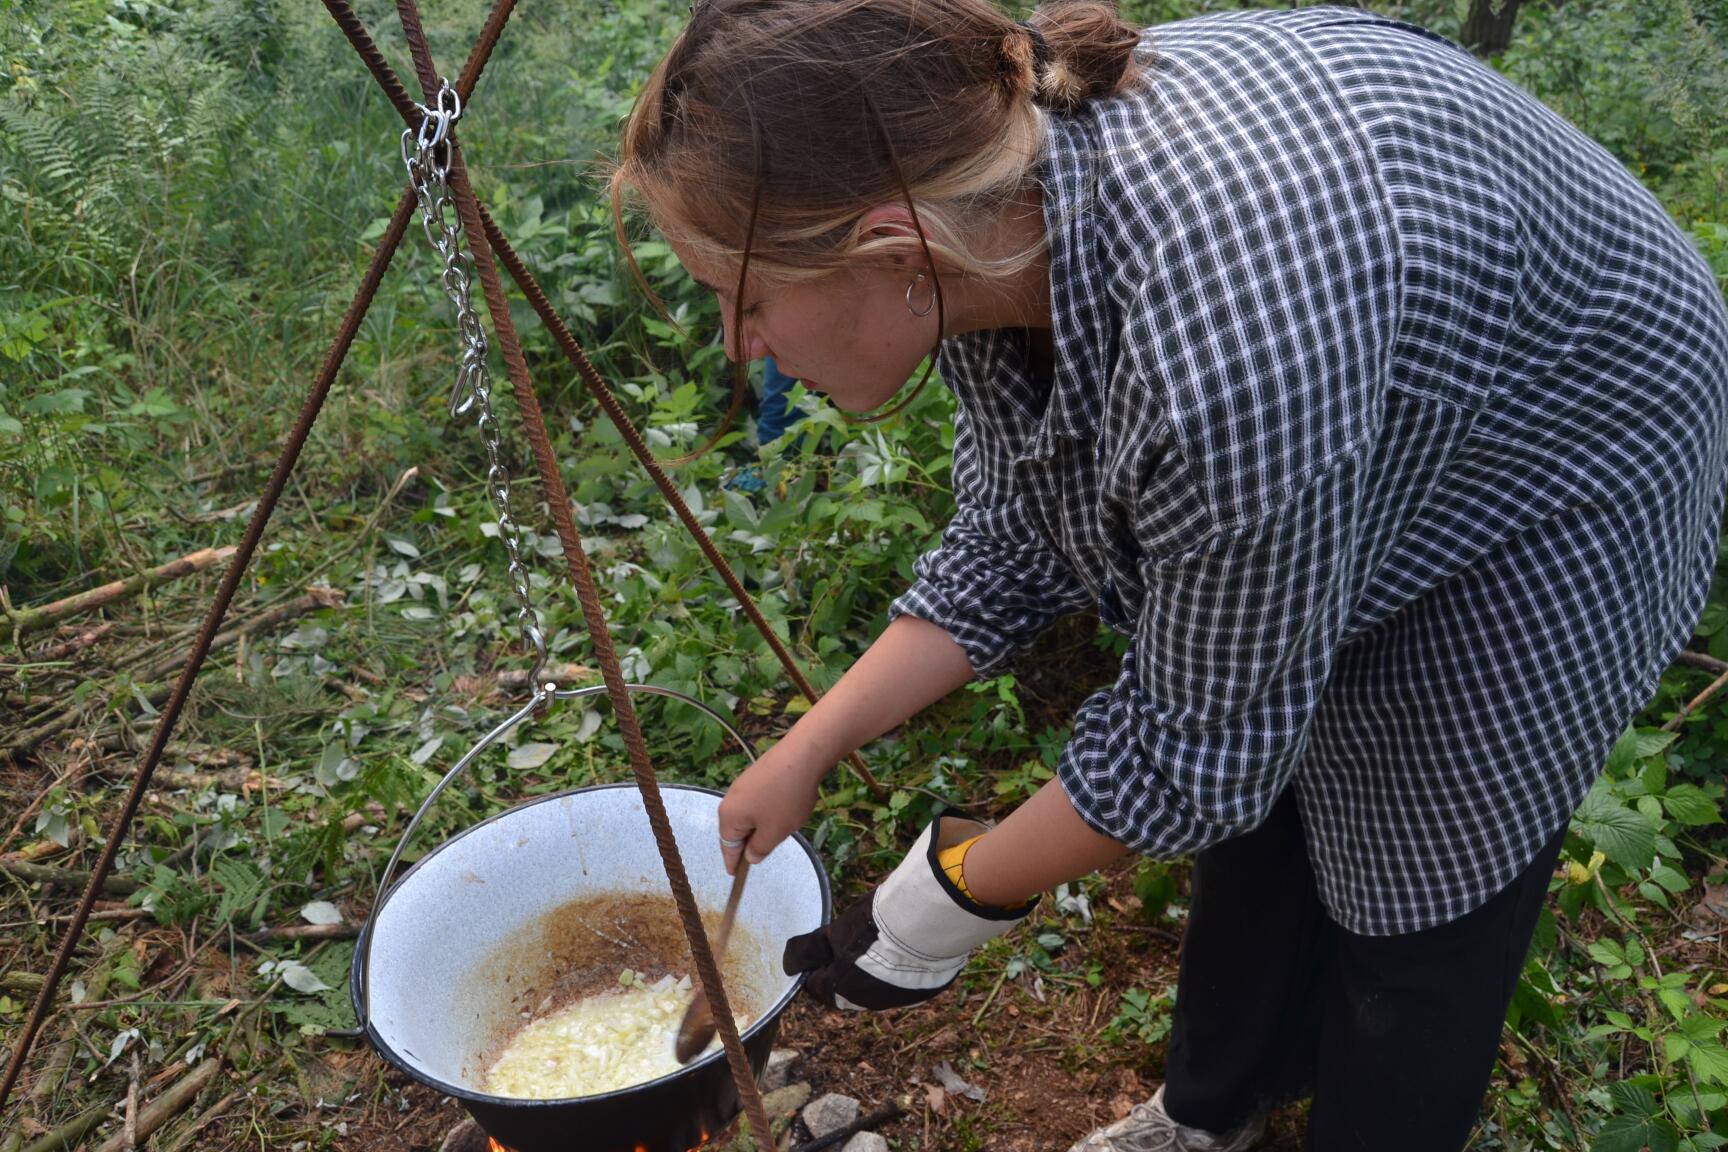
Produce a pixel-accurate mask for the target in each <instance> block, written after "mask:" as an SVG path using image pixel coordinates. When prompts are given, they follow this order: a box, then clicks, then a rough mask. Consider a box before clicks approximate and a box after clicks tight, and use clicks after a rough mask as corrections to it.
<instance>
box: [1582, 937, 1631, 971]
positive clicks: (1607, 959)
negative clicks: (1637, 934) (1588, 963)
mask: <svg viewBox="0 0 1728 1152" xmlns="http://www.w3.org/2000/svg"><path fill="white" fill-rule="evenodd" d="M1589 952H1590V959H1592V960H1594V961H1596V963H1598V964H1601V965H1603V966H1605V967H1608V968H1613V967H1616V966H1618V965H1621V964H1624V963H1626V953H1625V951H1624V950H1623V949H1622V948H1621V947H1620V945H1618V944H1616V943H1615V942H1614V941H1612V940H1592V941H1591V942H1590V947H1589Z"/></svg>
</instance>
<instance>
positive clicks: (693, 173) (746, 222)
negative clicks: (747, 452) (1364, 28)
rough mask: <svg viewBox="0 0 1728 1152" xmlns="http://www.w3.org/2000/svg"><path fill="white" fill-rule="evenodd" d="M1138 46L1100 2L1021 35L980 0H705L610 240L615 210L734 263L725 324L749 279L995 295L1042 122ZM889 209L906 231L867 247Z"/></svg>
mask: <svg viewBox="0 0 1728 1152" xmlns="http://www.w3.org/2000/svg"><path fill="white" fill-rule="evenodd" d="M1139 38H1140V37H1139V30H1138V29H1137V28H1136V27H1135V26H1134V25H1132V24H1129V23H1127V22H1125V21H1124V20H1123V19H1122V18H1121V16H1120V14H1119V12H1118V10H1117V7H1116V5H1115V3H1113V2H1109V0H1050V2H1049V3H1046V4H1043V5H1041V6H1040V7H1039V8H1038V9H1037V10H1036V11H1035V12H1034V13H1033V14H1032V16H1031V17H1030V19H1029V20H1027V21H1026V22H1025V23H1017V22H1015V21H1014V20H1011V19H1010V18H1009V17H1008V16H1006V15H1005V14H1003V13H1002V12H1001V11H1000V10H999V9H998V8H996V7H995V6H994V5H993V4H992V3H990V0H700V2H698V3H697V4H696V5H695V7H694V9H693V11H692V14H691V17H690V20H689V22H688V23H687V24H686V25H685V27H684V29H683V31H682V32H681V33H680V34H679V36H678V39H677V40H676V41H675V42H674V43H673V45H672V47H671V49H670V50H669V51H668V52H667V53H666V55H665V57H664V58H662V59H661V61H660V63H659V64H658V65H657V66H656V67H655V69H654V72H653V73H652V75H650V76H649V78H648V81H647V83H646V84H645V85H644V86H643V89H642V92H641V94H640V95H639V96H638V98H637V100H636V104H635V107H634V108H633V109H632V111H631V113H630V117H629V120H628V122H627V124H626V126H625V129H624V135H623V141H622V147H621V150H620V155H619V159H618V162H617V164H616V166H615V167H614V168H613V170H612V174H611V198H612V211H613V218H614V223H615V225H616V227H617V230H618V235H619V239H620V241H621V242H622V243H623V244H624V247H625V251H626V253H628V252H629V244H628V240H627V238H626V230H625V207H626V201H627V200H628V201H631V202H633V203H634V204H635V205H637V206H640V207H641V208H642V209H644V210H645V211H646V213H647V215H648V216H649V218H650V219H651V220H652V221H653V222H654V223H655V224H656V225H657V226H658V227H659V228H660V229H661V230H662V231H663V232H664V233H665V234H666V235H667V236H668V237H670V238H672V239H674V240H675V241H677V242H679V243H680V244H682V245H686V246H688V248H689V249H690V250H691V251H692V252H693V253H695V254H696V255H697V256H698V257H700V258H702V259H704V260H705V261H708V262H713V263H717V264H718V265H719V266H721V267H736V268H737V269H738V282H739V285H740V291H739V292H738V294H737V301H736V303H737V310H738V312H737V314H735V315H734V317H733V322H734V324H741V321H742V315H741V312H742V307H743V305H742V300H743V291H742V286H743V284H744V281H745V278H746V276H747V275H749V274H751V273H754V275H755V276H756V277H757V278H758V279H759V280H762V281H764V282H770V283H773V282H782V283H783V282H787V281H794V280H808V279H815V278H819V277H821V276H824V275H827V274H829V273H830V272H833V271H835V270H837V269H839V268H841V267H842V266H851V267H856V266H859V265H860V264H861V263H863V264H880V265H887V264H891V263H893V262H894V261H895V260H896V258H905V257H919V256H921V257H923V259H924V260H925V261H927V262H928V264H929V267H930V270H931V274H932V276H933V277H936V283H935V291H936V301H937V304H938V306H939V307H940V305H941V297H942V293H941V282H940V278H939V272H938V267H940V268H941V269H943V270H947V271H950V272H957V273H959V274H960V275H962V276H977V277H984V278H989V279H997V278H1006V277H1009V276H1012V275H1013V274H1015V273H1016V272H1019V271H1021V270H1023V269H1024V268H1025V267H1026V266H1027V265H1028V264H1029V263H1030V262H1031V261H1033V260H1034V259H1036V258H1037V256H1038V255H1039V252H1040V251H1041V249H1035V250H1032V251H1027V252H1015V253H1009V254H1007V255H1001V254H998V255H994V256H984V255H981V254H980V253H979V252H978V250H977V247H978V246H977V241H978V239H979V238H980V237H981V236H983V235H984V234H985V233H986V232H987V231H988V229H989V228H990V226H991V225H992V224H994V223H995V222H996V220H997V219H999V217H1000V216H1001V214H1002V212H1003V210H1004V209H1006V208H1007V207H1008V206H1010V205H1011V204H1012V203H1014V202H1015V201H1016V200H1017V199H1018V198H1019V197H1020V196H1021V194H1022V193H1023V192H1024V191H1025V189H1026V187H1027V184H1028V181H1029V179H1030V176H1031V173H1032V170H1033V167H1034V165H1035V164H1036V163H1037V160H1038V157H1039V154H1040V151H1041V149H1042V146H1043V141H1044V133H1045V117H1046V115H1047V114H1048V112H1050V111H1057V112H1066V111H1071V110H1073V109H1074V108H1076V107H1078V106H1079V105H1080V104H1082V103H1084V102H1085V101H1087V100H1089V99H1092V98H1095V97H1100V96H1107V95H1110V94H1113V93H1115V92H1117V91H1120V90H1121V89H1122V88H1124V87H1126V86H1127V85H1129V84H1130V83H1132V82H1133V81H1134V80H1135V78H1136V76H1137V69H1136V65H1135V62H1134V49H1135V47H1136V46H1137V44H1138V43H1139ZM888 202H899V203H904V204H905V205H906V206H907V207H908V208H909V209H910V211H911V214H912V217H913V220H914V221H915V222H916V224H917V226H918V227H917V229H916V234H915V235H888V236H884V235H880V234H877V235H871V236H864V235H861V229H860V218H861V217H862V216H863V214H864V213H865V212H866V211H867V210H868V209H870V208H871V207H874V206H876V205H878V204H883V203H888ZM630 264H631V267H632V269H633V270H635V259H634V257H633V256H632V257H631V258H630ZM636 271H637V279H638V282H639V283H642V282H643V281H642V278H641V276H640V272H639V270H636ZM645 286H646V285H645V283H644V287H645ZM938 322H939V323H940V322H941V316H940V314H939V316H938ZM939 330H940V329H939ZM737 400H738V397H737V396H736V395H735V396H734V403H733V412H735V411H736V409H737ZM730 415H731V413H729V414H728V417H729V418H730Z"/></svg>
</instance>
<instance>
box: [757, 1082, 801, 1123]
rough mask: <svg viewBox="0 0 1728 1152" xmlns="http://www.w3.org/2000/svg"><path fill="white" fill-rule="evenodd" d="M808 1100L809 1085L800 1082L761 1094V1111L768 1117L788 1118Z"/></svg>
mask: <svg viewBox="0 0 1728 1152" xmlns="http://www.w3.org/2000/svg"><path fill="white" fill-rule="evenodd" d="M809 1099H810V1085H808V1084H805V1083H803V1082H802V1081H800V1082H799V1083H797V1084H788V1085H786V1086H785V1087H784V1088H776V1089H774V1091H772V1092H764V1093H763V1094H762V1110H763V1111H764V1112H766V1113H768V1115H769V1116H790V1115H791V1114H792V1113H794V1112H796V1111H798V1109H800V1108H802V1107H804V1102H805V1101H807V1100H809Z"/></svg>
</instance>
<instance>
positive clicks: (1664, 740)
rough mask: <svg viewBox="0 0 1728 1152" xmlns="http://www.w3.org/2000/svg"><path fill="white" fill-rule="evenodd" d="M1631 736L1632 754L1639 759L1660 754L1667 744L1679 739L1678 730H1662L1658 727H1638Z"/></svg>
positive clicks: (1665, 749) (1666, 747)
mask: <svg viewBox="0 0 1728 1152" xmlns="http://www.w3.org/2000/svg"><path fill="white" fill-rule="evenodd" d="M1631 736H1632V754H1633V755H1634V756H1636V757H1637V758H1638V759H1640V760H1648V759H1649V758H1650V757H1652V756H1659V755H1661V754H1662V753H1663V752H1665V751H1667V749H1668V745H1670V744H1672V743H1674V741H1676V740H1678V739H1680V734H1679V733H1678V732H1664V731H1662V730H1661V729H1660V728H1640V729H1638V730H1637V731H1636V732H1634V733H1632V734H1631Z"/></svg>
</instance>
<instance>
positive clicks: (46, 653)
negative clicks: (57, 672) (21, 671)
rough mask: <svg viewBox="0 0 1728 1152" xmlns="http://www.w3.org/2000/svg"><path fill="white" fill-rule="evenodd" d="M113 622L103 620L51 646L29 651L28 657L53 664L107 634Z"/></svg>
mask: <svg viewBox="0 0 1728 1152" xmlns="http://www.w3.org/2000/svg"><path fill="white" fill-rule="evenodd" d="M114 624H115V622H114V621H113V620H105V621H103V622H102V623H101V624H97V625H94V626H93V627H90V628H86V629H84V631H82V632H79V633H78V634H77V635H75V636H72V637H71V638H69V639H66V640H62V641H61V642H60V643H58V644H55V645H54V646H53V647H50V648H43V649H41V650H40V651H38V652H33V653H31V655H30V659H31V660H32V661H33V662H36V663H41V664H53V663H55V662H57V661H60V660H64V659H66V657H68V656H72V655H76V654H77V653H79V652H82V651H83V650H84V649H86V648H88V647H90V645H92V644H94V643H96V641H98V640H100V639H102V638H103V637H104V636H106V635H108V633H110V632H112V631H114Z"/></svg>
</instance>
